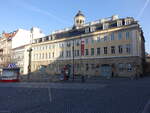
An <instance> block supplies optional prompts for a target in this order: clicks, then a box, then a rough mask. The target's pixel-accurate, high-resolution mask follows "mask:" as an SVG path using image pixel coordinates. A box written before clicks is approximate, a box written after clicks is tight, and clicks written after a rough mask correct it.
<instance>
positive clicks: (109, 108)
mask: <svg viewBox="0 0 150 113" xmlns="http://www.w3.org/2000/svg"><path fill="white" fill-rule="evenodd" d="M149 103H150V78H142V79H139V80H128V79H121V80H119V79H117V80H115V79H114V80H99V82H98V81H96V82H95V83H94V82H92V83H90V82H89V83H70V82H69V83H0V113H150V111H149V110H150V109H149V108H150V105H149Z"/></svg>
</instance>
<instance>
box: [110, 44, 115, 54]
mask: <svg viewBox="0 0 150 113" xmlns="http://www.w3.org/2000/svg"><path fill="white" fill-rule="evenodd" d="M111 54H115V46H111Z"/></svg>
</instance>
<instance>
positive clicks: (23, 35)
mask: <svg viewBox="0 0 150 113" xmlns="http://www.w3.org/2000/svg"><path fill="white" fill-rule="evenodd" d="M44 36H45V35H44V34H43V33H42V32H41V30H40V29H39V28H36V27H33V28H31V30H24V29H18V30H16V31H14V32H11V33H2V37H1V38H0V67H7V66H8V64H10V63H14V64H16V66H17V67H20V71H21V73H23V74H24V67H25V66H26V63H25V62H27V61H26V58H24V55H25V54H27V53H26V51H25V50H26V46H28V45H31V44H32V43H33V40H34V39H38V38H40V37H44ZM26 57H28V56H26ZM25 74H26V73H25Z"/></svg>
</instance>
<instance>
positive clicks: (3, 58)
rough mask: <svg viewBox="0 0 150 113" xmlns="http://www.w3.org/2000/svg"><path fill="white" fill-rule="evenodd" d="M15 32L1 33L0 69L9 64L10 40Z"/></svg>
mask: <svg viewBox="0 0 150 113" xmlns="http://www.w3.org/2000/svg"><path fill="white" fill-rule="evenodd" d="M17 32H18V31H14V32H11V33H5V32H3V33H2V37H1V38H0V67H7V66H8V64H10V63H11V54H12V51H11V49H12V38H13V37H14V36H15V35H16V33H17Z"/></svg>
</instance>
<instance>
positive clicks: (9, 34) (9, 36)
mask: <svg viewBox="0 0 150 113" xmlns="http://www.w3.org/2000/svg"><path fill="white" fill-rule="evenodd" d="M16 33H17V31H14V32H11V33H5V32H4V33H3V37H5V38H12V37H14V36H15V35H16Z"/></svg>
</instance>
